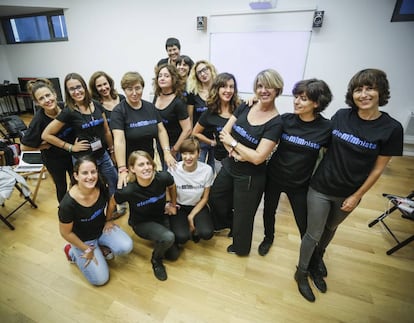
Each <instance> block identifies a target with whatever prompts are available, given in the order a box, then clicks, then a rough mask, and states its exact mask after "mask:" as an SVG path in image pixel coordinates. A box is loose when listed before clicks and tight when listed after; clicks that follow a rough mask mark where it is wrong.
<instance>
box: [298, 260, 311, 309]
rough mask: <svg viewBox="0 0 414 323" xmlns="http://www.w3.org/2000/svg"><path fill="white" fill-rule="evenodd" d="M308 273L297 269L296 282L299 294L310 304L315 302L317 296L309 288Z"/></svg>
mask: <svg viewBox="0 0 414 323" xmlns="http://www.w3.org/2000/svg"><path fill="white" fill-rule="evenodd" d="M308 274H309V273H308V272H307V271H303V270H301V269H299V268H298V267H297V269H296V273H295V280H296V282H297V283H298V289H299V292H300V293H301V294H302V296H303V297H305V298H306V299H307V300H308V301H309V302H314V301H315V295H313V292H312V289H311V287H310V286H309V281H308Z"/></svg>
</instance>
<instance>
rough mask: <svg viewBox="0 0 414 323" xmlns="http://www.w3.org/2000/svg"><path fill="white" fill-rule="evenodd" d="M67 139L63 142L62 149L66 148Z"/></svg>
mask: <svg viewBox="0 0 414 323" xmlns="http://www.w3.org/2000/svg"><path fill="white" fill-rule="evenodd" d="M65 146H66V141H64V142H63V145H62V149H65Z"/></svg>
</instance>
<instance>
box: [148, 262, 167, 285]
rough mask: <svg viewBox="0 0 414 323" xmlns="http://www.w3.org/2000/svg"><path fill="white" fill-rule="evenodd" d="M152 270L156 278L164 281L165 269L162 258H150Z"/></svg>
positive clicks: (165, 278)
mask: <svg viewBox="0 0 414 323" xmlns="http://www.w3.org/2000/svg"><path fill="white" fill-rule="evenodd" d="M151 264H152V270H153V271H154V276H155V277H157V279H159V280H161V281H164V280H167V271H166V270H165V266H164V264H163V263H162V259H156V258H154V257H153V258H151Z"/></svg>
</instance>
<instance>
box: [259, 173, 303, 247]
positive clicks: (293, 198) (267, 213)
mask: <svg viewBox="0 0 414 323" xmlns="http://www.w3.org/2000/svg"><path fill="white" fill-rule="evenodd" d="M282 192H284V193H286V195H287V197H288V199H289V202H290V206H291V207H292V211H293V215H294V217H295V221H296V225H297V226H298V229H299V233H300V237H301V238H302V237H303V236H304V235H305V232H306V226H307V216H308V215H307V214H308V212H307V202H306V200H307V194H308V190H307V189H305V190H299V191H291V190H282V189H281V188H280V187H279V186H278V185H277V184H275V183H274V182H272V181H269V180H268V181H267V182H266V189H265V195H264V210H263V225H264V234H265V238H266V239H267V240H269V241H273V239H274V235H275V220H276V214H275V213H276V209H277V206H278V204H279V199H280V194H281V193H282Z"/></svg>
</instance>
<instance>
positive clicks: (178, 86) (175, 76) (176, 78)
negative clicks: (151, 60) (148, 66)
mask: <svg viewBox="0 0 414 323" xmlns="http://www.w3.org/2000/svg"><path fill="white" fill-rule="evenodd" d="M164 68H166V69H167V70H168V73H170V75H171V86H172V91H173V92H174V94H175V95H176V96H178V97H183V93H184V91H185V80H184V79H183V78H182V77H181V75H180V74H179V73H178V70H177V67H175V65H171V64H162V65H160V66H157V67H156V68H155V77H154V79H153V87H154V95H155V96H159V95H161V93H162V91H161V87H160V86H159V84H158V77H159V74H160V71H161V70H162V69H164Z"/></svg>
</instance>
